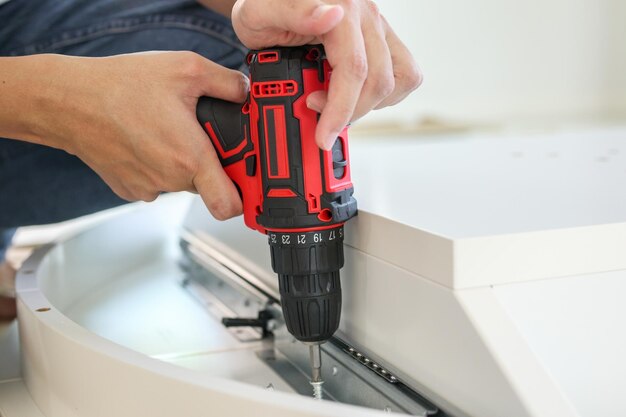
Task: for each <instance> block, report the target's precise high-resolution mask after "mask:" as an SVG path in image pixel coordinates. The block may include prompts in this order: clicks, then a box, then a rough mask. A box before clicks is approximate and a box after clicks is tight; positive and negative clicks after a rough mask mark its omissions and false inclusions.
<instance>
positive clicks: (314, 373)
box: [309, 343, 324, 400]
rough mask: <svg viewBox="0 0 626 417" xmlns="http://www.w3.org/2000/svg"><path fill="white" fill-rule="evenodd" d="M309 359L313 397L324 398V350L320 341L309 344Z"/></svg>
mask: <svg viewBox="0 0 626 417" xmlns="http://www.w3.org/2000/svg"><path fill="white" fill-rule="evenodd" d="M309 359H310V361H311V386H313V398H315V399H316V400H321V399H322V384H323V383H324V380H323V379H322V351H321V350H320V344H319V343H312V344H310V345H309Z"/></svg>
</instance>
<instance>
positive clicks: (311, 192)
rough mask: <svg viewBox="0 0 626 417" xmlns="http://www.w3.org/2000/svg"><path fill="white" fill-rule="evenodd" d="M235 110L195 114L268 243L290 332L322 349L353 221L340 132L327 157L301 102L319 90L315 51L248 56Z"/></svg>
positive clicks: (335, 314)
mask: <svg viewBox="0 0 626 417" xmlns="http://www.w3.org/2000/svg"><path fill="white" fill-rule="evenodd" d="M247 62H248V65H249V68H250V95H249V97H248V100H247V101H246V102H245V103H244V104H243V105H241V104H235V103H228V102H225V101H222V100H217V99H209V98H206V97H203V98H201V99H200V101H199V103H198V109H197V115H198V120H199V121H200V123H201V124H202V126H203V128H204V129H205V131H206V133H207V134H208V136H209V137H210V139H211V141H212V142H213V145H214V147H215V149H216V152H217V154H218V156H219V158H220V161H221V163H222V165H223V166H224V169H225V171H226V173H227V174H228V175H229V177H230V178H231V179H232V180H233V181H234V182H235V184H236V185H237V187H238V189H239V190H240V193H241V197H242V200H243V211H244V220H245V223H246V225H247V226H248V227H250V228H252V229H256V230H258V231H260V232H261V233H264V234H267V235H268V241H269V244H270V249H271V256H272V267H273V268H274V271H275V272H276V273H277V274H278V276H279V288H280V292H281V304H282V307H283V312H284V315H285V321H286V323H287V327H288V329H289V331H290V332H291V333H292V334H293V335H294V336H295V337H296V338H297V339H299V340H301V341H305V342H320V341H324V340H327V339H328V338H330V336H332V334H333V333H334V332H335V330H336V329H337V326H338V325H339V317H340V312H341V285H340V281H339V270H340V269H341V267H342V266H343V224H344V223H345V222H346V221H347V220H348V219H350V218H351V217H353V216H354V215H356V211H357V208H356V201H355V199H354V198H353V197H352V194H353V187H352V182H351V177H350V164H349V159H348V158H349V154H348V135H347V129H344V131H343V132H341V134H340V135H339V136H338V138H337V141H336V142H335V145H334V146H333V148H332V150H330V151H322V150H320V149H319V148H318V146H317V145H316V143H315V138H314V136H315V129H316V127H317V120H318V117H319V115H318V114H317V113H316V112H314V111H312V110H310V109H309V108H308V107H307V106H306V98H307V96H308V95H309V94H310V93H311V92H314V91H318V90H327V89H328V83H329V79H330V74H331V69H330V67H329V65H328V62H327V61H326V59H325V57H324V52H323V48H322V47H321V46H319V45H318V46H302V47H295V48H272V49H267V50H262V51H251V52H250V53H249V54H248V56H247Z"/></svg>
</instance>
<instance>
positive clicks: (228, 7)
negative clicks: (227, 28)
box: [198, 0, 236, 19]
mask: <svg viewBox="0 0 626 417" xmlns="http://www.w3.org/2000/svg"><path fill="white" fill-rule="evenodd" d="M235 1H236V0H198V3H200V4H202V5H203V6H205V7H206V8H208V9H211V10H213V11H215V12H217V13H219V14H221V15H224V16H226V17H228V18H229V19H230V15H231V11H232V10H233V5H234V4H235Z"/></svg>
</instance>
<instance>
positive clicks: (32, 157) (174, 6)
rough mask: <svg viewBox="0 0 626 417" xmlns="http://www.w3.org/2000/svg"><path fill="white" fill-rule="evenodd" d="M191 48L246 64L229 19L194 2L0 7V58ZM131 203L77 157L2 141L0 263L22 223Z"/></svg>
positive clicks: (32, 2)
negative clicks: (119, 195)
mask: <svg viewBox="0 0 626 417" xmlns="http://www.w3.org/2000/svg"><path fill="white" fill-rule="evenodd" d="M149 50H190V51H194V52H197V53H199V54H201V55H203V56H205V57H207V58H209V59H211V60H213V61H215V62H217V63H219V64H221V65H223V66H226V67H229V68H234V69H241V68H242V66H243V61H244V57H245V53H246V50H245V48H244V47H243V46H242V45H241V44H240V42H239V41H238V40H237V37H236V35H235V33H234V31H233V29H232V26H231V24H230V20H228V19H227V18H225V17H224V16H221V15H219V14H217V13H214V12H212V11H210V10H208V9H206V8H204V7H203V6H201V5H199V4H198V3H197V2H196V1H192V0H161V1H159V0H152V1H150V0H82V1H80V0H12V1H10V2H8V3H5V4H3V5H0V56H21V55H32V54H41V53H55V54H64V55H76V56H93V57H95V56H109V55H117V54H123V53H131V52H139V51H149ZM124 203H126V202H125V201H124V200H122V199H120V198H119V197H117V196H116V195H115V194H114V193H113V192H112V191H111V190H110V189H109V188H108V186H107V185H106V184H105V183H104V182H103V181H102V180H101V179H100V178H99V177H98V176H97V175H96V174H95V173H94V172H93V171H92V170H91V169H90V168H89V167H87V166H86V165H85V164H84V163H83V162H82V161H80V160H79V159H78V158H76V157H74V156H72V155H69V154H67V153H65V152H64V151H60V150H57V149H52V148H47V147H44V146H40V145H34V144H30V143H26V142H20V141H16V140H9V139H2V138H0V261H1V260H2V259H4V252H5V250H6V247H7V245H8V243H9V242H10V239H11V237H12V235H13V233H14V230H15V228H17V227H20V226H26V225H35V224H47V223H55V222H59V221H63V220H68V219H71V218H74V217H78V216H82V215H86V214H90V213H94V212H96V211H99V210H104V209H107V208H111V207H115V206H118V205H121V204H124Z"/></svg>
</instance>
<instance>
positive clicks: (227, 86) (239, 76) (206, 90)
mask: <svg viewBox="0 0 626 417" xmlns="http://www.w3.org/2000/svg"><path fill="white" fill-rule="evenodd" d="M198 59H199V60H200V61H199V64H200V65H198V66H197V74H196V75H197V77H196V78H195V82H194V88H196V89H197V95H198V96H208V97H215V98H220V99H222V100H226V101H232V102H235V103H243V101H244V100H245V99H246V95H247V94H248V90H249V89H250V85H249V80H248V77H246V75H245V74H243V73H242V72H239V71H235V70H231V69H228V68H225V67H223V66H221V65H219V64H216V63H215V62H213V61H210V60H208V59H206V58H203V57H201V56H198Z"/></svg>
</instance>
